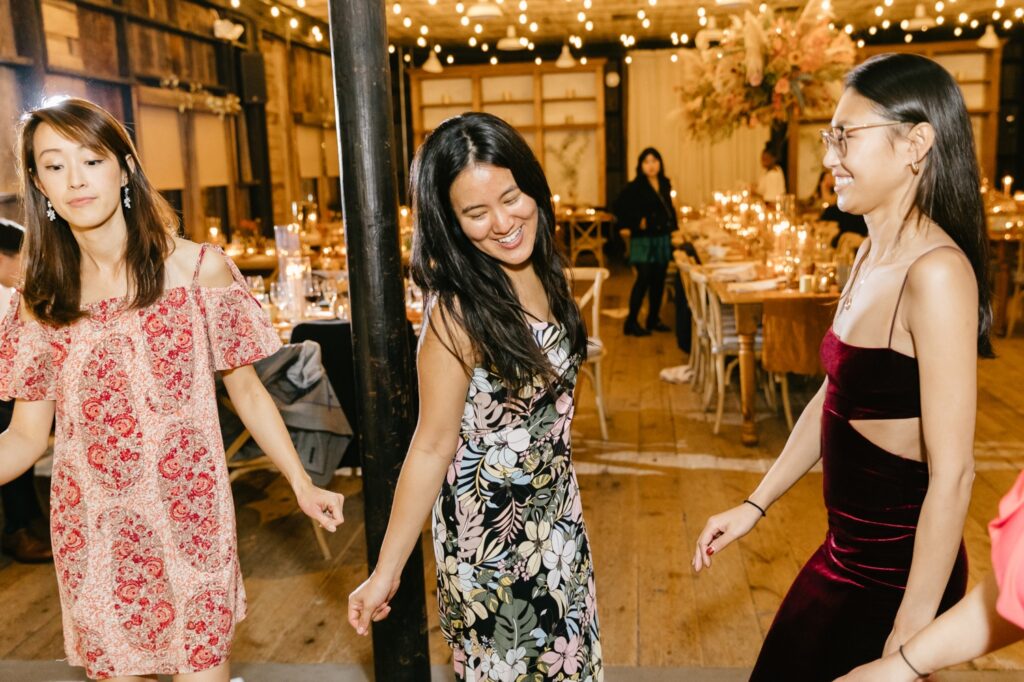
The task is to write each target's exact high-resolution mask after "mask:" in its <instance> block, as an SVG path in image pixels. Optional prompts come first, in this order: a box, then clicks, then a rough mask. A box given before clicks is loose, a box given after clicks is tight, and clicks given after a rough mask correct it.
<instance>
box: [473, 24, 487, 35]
mask: <svg viewBox="0 0 1024 682" xmlns="http://www.w3.org/2000/svg"><path fill="white" fill-rule="evenodd" d="M483 32H484V27H483V26H481V25H480V24H477V25H476V26H474V27H473V33H475V34H477V35H480V34H481V33H483Z"/></svg>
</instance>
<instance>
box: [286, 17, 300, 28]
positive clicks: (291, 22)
mask: <svg viewBox="0 0 1024 682" xmlns="http://www.w3.org/2000/svg"><path fill="white" fill-rule="evenodd" d="M288 25H289V26H291V27H292V28H293V29H295V28H298V27H299V20H298V19H296V18H295V17H292V18H291V20H289V22H288Z"/></svg>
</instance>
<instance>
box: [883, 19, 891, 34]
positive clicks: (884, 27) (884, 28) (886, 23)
mask: <svg viewBox="0 0 1024 682" xmlns="http://www.w3.org/2000/svg"><path fill="white" fill-rule="evenodd" d="M890 26H892V24H891V23H890V22H889V20H888V19H886V20H885V21H883V22H882V30H883V31H888V30H889V27H890Z"/></svg>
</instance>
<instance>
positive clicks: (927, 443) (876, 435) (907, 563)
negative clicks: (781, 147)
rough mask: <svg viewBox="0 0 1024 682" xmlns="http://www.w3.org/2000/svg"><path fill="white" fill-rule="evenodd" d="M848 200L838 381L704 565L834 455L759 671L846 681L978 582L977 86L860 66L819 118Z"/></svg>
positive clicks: (900, 59)
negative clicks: (813, 529) (971, 544)
mask: <svg viewBox="0 0 1024 682" xmlns="http://www.w3.org/2000/svg"><path fill="white" fill-rule="evenodd" d="M822 137H823V140H824V142H825V158H824V163H825V166H826V167H827V168H828V169H829V170H830V171H831V172H832V174H833V175H834V176H835V179H836V192H837V195H838V203H839V207H840V208H841V209H842V210H843V211H846V212H847V213H854V214H858V215H863V216H864V218H865V221H866V222H867V225H868V232H869V238H868V239H867V240H866V241H865V243H864V245H863V246H862V247H861V249H860V252H859V253H858V256H857V262H856V264H855V266H854V271H853V273H852V276H851V278H850V281H849V283H848V284H847V286H846V289H845V291H844V292H843V295H842V297H841V299H840V303H839V309H838V311H837V313H836V317H835V320H834V322H833V325H832V328H831V329H830V330H829V331H828V333H827V334H826V336H825V339H824V340H823V341H822V345H821V355H822V363H823V365H824V367H825V371H826V380H825V382H824V384H823V385H822V387H821V389H820V390H819V391H818V393H817V395H816V396H815V397H814V398H813V399H812V400H811V402H810V403H809V404H808V406H807V408H806V410H805V411H804V413H803V415H802V416H801V418H800V420H799V422H798V423H797V425H796V427H795V428H794V429H793V433H792V434H791V435H790V438H789V441H788V442H787V443H786V446H785V448H784V449H783V451H782V453H781V455H780V456H779V458H778V459H777V460H776V461H775V463H774V464H773V466H772V467H771V469H770V470H769V471H768V473H767V474H766V475H765V477H764V478H763V479H762V481H761V483H760V485H759V486H758V487H757V489H756V490H754V491H753V492H752V493H751V494H750V497H749V498H748V499H746V500H743V502H742V503H741V504H739V505H737V506H736V507H733V508H732V509H730V510H728V511H725V512H723V513H721V514H717V515H715V516H712V517H711V518H710V519H709V520H708V522H707V525H706V526H705V527H704V530H703V531H702V532H701V534H700V537H699V538H698V540H697V547H696V553H695V556H694V569H695V570H697V571H699V570H701V569H702V568H707V567H710V566H711V561H712V557H713V556H714V555H715V554H717V553H718V552H721V551H722V549H724V548H725V547H726V546H727V545H729V544H730V543H732V542H733V541H734V540H736V539H738V538H740V537H742V536H743V535H745V534H746V533H748V532H749V531H750V530H751V529H752V528H753V527H754V525H755V524H756V523H757V521H758V520H759V519H760V518H761V517H762V516H763V515H764V510H766V509H767V508H768V507H769V506H771V504H772V503H774V502H775V500H777V499H778V498H779V497H781V496H782V494H783V493H785V492H786V490H788V489H789V488H790V487H791V486H792V485H793V484H794V483H796V482H797V480H799V479H800V478H801V477H802V476H803V475H804V474H806V473H807V472H808V471H809V470H810V469H811V467H813V466H814V464H815V463H816V462H817V461H818V460H819V459H820V460H821V462H822V468H823V471H824V480H823V487H824V499H825V507H826V510H827V512H828V532H827V534H826V536H825V540H824V542H823V543H822V545H821V547H819V548H818V550H817V551H816V552H815V553H814V555H813V556H812V557H811V558H810V559H809V560H808V562H807V563H806V564H805V565H804V567H803V569H802V570H801V571H800V574H799V575H798V576H797V578H796V581H795V582H794V583H793V585H792V587H791V588H790V590H789V592H788V594H787V595H786V597H785V599H784V600H783V601H782V604H781V605H780V607H779V611H778V613H777V614H776V617H775V620H774V622H773V623H772V626H771V629H770V630H769V631H768V633H767V636H766V638H765V642H764V645H763V647H762V649H761V653H760V655H759V657H758V659H757V663H756V665H755V667H754V671H753V675H752V677H751V679H752V680H756V681H768V680H771V681H777V680H800V681H801V682H814V681H816V680H832V679H834V678H836V677H838V676H840V675H842V674H844V673H846V672H848V671H849V670H850V669H852V668H854V667H856V666H858V665H860V664H862V663H865V662H867V661H870V660H873V659H875V658H878V657H879V656H881V655H883V654H889V653H893V652H897V653H898V652H899V650H900V647H901V646H902V645H903V644H904V643H905V642H906V641H907V640H908V639H910V638H911V637H912V636H913V635H914V634H915V633H917V632H918V631H919V630H921V629H922V628H924V627H925V626H926V625H928V624H929V623H930V622H931V621H932V620H933V619H934V618H935V616H936V614H937V613H940V612H942V611H944V610H946V609H948V608H949V607H950V606H952V605H953V604H954V603H956V602H957V601H958V600H959V599H960V598H961V597H962V596H963V595H964V591H965V589H966V584H967V560H966V555H965V553H964V548H963V543H962V539H961V538H962V534H963V524H964V518H965V516H966V513H967V507H968V503H969V501H970V495H971V485H972V481H973V477H974V455H973V440H974V422H975V407H976V400H977V385H976V382H977V373H976V361H977V358H978V356H979V355H982V356H984V355H991V345H990V343H989V338H988V332H989V327H990V323H991V315H990V311H989V300H988V299H989V296H988V288H987V274H986V263H987V254H986V246H987V241H986V235H985V222H984V211H983V207H982V204H981V199H980V194H979V182H978V167H977V163H976V161H975V158H976V157H975V153H974V143H973V135H972V133H971V125H970V120H969V118H968V116H967V110H966V107H965V106H964V102H963V97H962V94H961V92H960V90H959V88H958V86H957V85H956V83H955V81H954V80H953V78H952V77H951V76H950V75H949V74H948V73H947V72H946V71H945V70H944V69H943V68H942V67H940V66H939V65H938V64H936V63H935V62H932V61H930V60H928V59H926V58H924V57H920V56H917V55H911V54H887V55H880V56H877V57H875V58H873V59H870V60H868V61H866V62H865V63H863V64H862V65H860V66H859V67H857V68H856V69H854V70H853V71H852V72H851V73H850V74H849V76H848V77H847V80H846V89H845V91H844V92H843V95H842V97H841V99H840V100H839V103H838V105H837V107H836V111H835V114H834V116H833V118H832V125H831V127H830V128H829V129H827V130H825V131H823V132H822Z"/></svg>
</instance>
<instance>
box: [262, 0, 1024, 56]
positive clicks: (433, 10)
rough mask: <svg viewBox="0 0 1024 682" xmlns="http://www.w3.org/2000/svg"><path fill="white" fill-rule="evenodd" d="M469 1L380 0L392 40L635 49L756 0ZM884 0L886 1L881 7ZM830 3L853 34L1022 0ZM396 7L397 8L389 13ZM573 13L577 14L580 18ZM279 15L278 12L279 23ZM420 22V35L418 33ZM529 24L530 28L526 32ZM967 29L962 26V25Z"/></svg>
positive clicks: (792, 0) (975, 13) (1009, 15)
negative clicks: (489, 10)
mask: <svg viewBox="0 0 1024 682" xmlns="http://www.w3.org/2000/svg"><path fill="white" fill-rule="evenodd" d="M278 1H279V3H280V4H281V5H283V6H286V7H289V8H294V9H297V10H298V11H300V12H304V13H306V14H308V15H310V16H314V17H316V18H318V19H322V20H324V21H326V20H327V4H328V0H278ZM342 1H343V2H346V1H349V0H342ZM476 1H477V0H462V5H463V6H462V7H461V9H462V10H463V11H462V12H459V11H458V10H459V9H460V7H459V6H458V5H459V3H458V2H457V0H398V1H397V2H396V1H395V0H386V5H387V17H388V32H389V35H390V39H391V41H392V42H394V43H397V44H402V45H412V44H415V42H416V40H417V39H418V38H419V37H420V36H423V37H424V39H425V40H426V41H427V42H428V43H429V44H431V45H433V44H440V45H441V46H442V47H444V48H450V47H453V46H467V43H468V41H469V38H470V37H471V36H476V37H477V40H478V41H479V42H481V43H483V42H487V43H490V45H491V46H492V47H493V45H494V43H495V42H496V41H497V40H498V39H499V38H502V37H504V36H505V34H506V31H507V29H508V27H509V26H514V27H515V29H516V32H517V35H518V36H524V37H526V38H527V39H528V40H530V41H533V42H534V43H535V44H537V45H550V44H553V43H555V44H557V43H562V42H565V41H566V39H568V38H569V36H572V35H577V36H579V37H580V38H581V39H582V41H583V44H584V46H585V45H586V43H588V42H594V43H609V42H617V41H620V36H622V35H626V36H634V37H635V39H636V44H635V46H636V47H643V46H644V45H645V43H650V44H664V43H665V42H666V41H668V40H670V37H671V34H672V33H673V32H676V33H677V34H678V35H679V36H682V34H684V33H685V34H687V35H688V36H689V37H690V39H691V40H692V37H693V36H694V35H695V34H696V32H697V31H699V30H700V29H701V25H700V23H699V20H700V19H699V14H698V12H699V11H700V9H701V8H704V10H705V12H706V14H707V16H709V17H710V16H715V17H717V19H718V25H719V27H720V28H724V27H726V26H727V25H728V15H729V14H735V13H742V12H743V11H744V10H751V11H754V12H756V11H757V8H758V2H759V0H754V2H753V4H746V5H744V4H736V3H735V0H725V1H726V2H730V3H732V4H730V5H729V6H723V5H720V4H716V2H715V0H490V1H491V2H492V3H494V4H495V5H497V7H498V8H499V9H500V10H501V12H502V16H501V17H500V18H493V19H486V20H476V19H470V20H469V25H468V26H464V25H462V23H461V20H462V17H463V16H464V15H465V14H466V13H467V12H468V10H469V9H470V6H471V5H472V4H473V3H474V2H476ZM812 1H815V2H820V1H821V0H812ZM825 1H826V2H827V1H828V0H825ZM885 2H890V3H891V4H890V5H888V6H887V5H886V4H885ZM831 4H832V14H833V17H834V20H835V22H836V24H837V25H839V26H845V25H846V24H847V23H849V24H851V25H852V26H853V30H854V34H855V35H864V36H866V35H867V30H868V28H869V27H871V26H877V27H878V28H879V30H881V28H882V26H881V25H882V21H883V20H886V19H887V20H889V21H890V22H891V23H892V25H893V27H894V28H895V27H897V26H898V25H899V24H900V22H901V21H902V20H904V19H912V18H913V17H914V11H915V6H916V5H918V4H921V5H922V8H923V9H924V11H925V13H926V14H927V16H929V17H932V18H935V17H937V16H942V17H943V18H944V22H945V26H944V27H945V29H947V30H948V28H949V27H950V26H956V25H958V24H959V15H960V14H961V13H966V14H967V15H968V17H969V18H968V22H969V21H970V20H971V19H977V20H978V21H979V22H980V27H984V26H985V24H986V23H996V24H997V27H999V28H1000V33H1003V32H1005V30H1004V29H1002V28H1001V26H999V25H1000V24H1001V23H1002V22H1003V21H1005V20H1006V19H1010V20H1011V21H1013V30H1016V31H1019V30H1021V29H1022V26H1024V19H1022V18H1021V17H1015V15H1014V13H1015V12H1017V13H1018V14H1021V15H1024V0H944V2H936V0H931V1H930V2H924V3H918V2H917V0H831ZM521 5H525V7H526V9H525V11H523V10H521V9H520V7H521ZM587 5H589V9H588V8H587ZM300 6H302V8H301V9H299V7H300ZM802 6H803V3H802V2H800V1H799V0H778V2H773V3H771V7H772V8H773V9H775V10H776V11H791V12H792V11H798V10H799V9H800V8H801V7H802ZM396 7H397V8H398V9H399V11H398V12H396V11H395V8H396ZM877 7H880V8H881V10H882V13H881V15H880V16H879V15H877V14H876V8H877ZM937 9H941V11H937ZM1018 10H1019V11H1018ZM994 11H998V12H999V14H1000V18H999V19H998V20H997V21H995V22H993V18H992V14H993V12H994ZM581 12H582V13H583V15H584V16H583V17H582V18H583V21H581V16H580V13H581ZM641 13H642V14H641ZM521 14H525V16H526V22H525V23H522V22H521V18H520V15H521ZM641 17H645V18H647V19H648V20H649V27H647V28H645V27H644V25H643V18H641ZM285 20H286V19H284V18H282V21H285ZM407 20H408V21H407ZM586 21H591V22H593V25H592V28H591V30H590V31H588V30H587V28H586V24H585V22H586ZM534 23H535V25H534ZM405 24H409V25H408V26H406V25H405ZM477 24H479V25H480V27H481V32H480V33H477V32H476V28H475V27H476V25H477ZM424 26H425V27H426V30H427V33H426V34H423V33H422V27H424ZM533 28H535V29H536V30H531V29H533ZM967 29H968V25H965V30H967ZM977 34H978V31H977V30H975V31H971V32H969V33H968V34H965V37H966V35H973V36H976V35H977Z"/></svg>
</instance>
